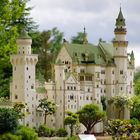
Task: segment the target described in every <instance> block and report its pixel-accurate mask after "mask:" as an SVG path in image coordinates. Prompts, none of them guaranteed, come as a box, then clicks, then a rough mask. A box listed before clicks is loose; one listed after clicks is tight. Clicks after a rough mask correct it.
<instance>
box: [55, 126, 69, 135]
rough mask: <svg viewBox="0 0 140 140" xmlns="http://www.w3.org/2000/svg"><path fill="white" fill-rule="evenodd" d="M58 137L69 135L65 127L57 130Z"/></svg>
mask: <svg viewBox="0 0 140 140" xmlns="http://www.w3.org/2000/svg"><path fill="white" fill-rule="evenodd" d="M56 135H57V136H58V137H66V136H67V135H68V133H67V131H66V130H65V129H64V128H60V129H58V130H57V131H56Z"/></svg>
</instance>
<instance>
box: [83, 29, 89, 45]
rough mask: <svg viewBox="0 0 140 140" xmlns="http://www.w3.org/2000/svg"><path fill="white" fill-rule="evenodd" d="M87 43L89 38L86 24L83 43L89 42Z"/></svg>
mask: <svg viewBox="0 0 140 140" xmlns="http://www.w3.org/2000/svg"><path fill="white" fill-rule="evenodd" d="M87 43H88V40H87V34H86V28H85V26H84V36H83V44H87Z"/></svg>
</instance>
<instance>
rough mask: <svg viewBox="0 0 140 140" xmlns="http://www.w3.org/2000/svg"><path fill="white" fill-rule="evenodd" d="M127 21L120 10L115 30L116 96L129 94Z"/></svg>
mask: <svg viewBox="0 0 140 140" xmlns="http://www.w3.org/2000/svg"><path fill="white" fill-rule="evenodd" d="M126 32H127V31H126V28H125V19H124V17H123V14H122V10H121V8H120V11H119V15H118V17H117V19H116V27H115V30H114V34H115V39H114V41H113V46H114V61H115V64H116V71H115V75H116V95H122V94H124V95H126V94H127V90H126V89H127V46H128V41H126V39H125V38H126Z"/></svg>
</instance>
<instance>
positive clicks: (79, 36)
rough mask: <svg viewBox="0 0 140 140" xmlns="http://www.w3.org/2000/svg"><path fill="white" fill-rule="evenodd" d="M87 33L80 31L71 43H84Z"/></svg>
mask: <svg viewBox="0 0 140 140" xmlns="http://www.w3.org/2000/svg"><path fill="white" fill-rule="evenodd" d="M85 37H86V34H85V33H84V32H78V33H77V35H76V36H73V37H72V38H71V43H74V44H83V43H84V39H85Z"/></svg>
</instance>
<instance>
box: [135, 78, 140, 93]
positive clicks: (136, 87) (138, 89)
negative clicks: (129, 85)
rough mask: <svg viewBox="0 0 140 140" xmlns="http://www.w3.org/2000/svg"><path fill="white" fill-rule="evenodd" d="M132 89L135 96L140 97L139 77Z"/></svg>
mask: <svg viewBox="0 0 140 140" xmlns="http://www.w3.org/2000/svg"><path fill="white" fill-rule="evenodd" d="M134 89H135V95H140V77H139V78H138V79H137V81H136V82H135V86H134Z"/></svg>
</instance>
